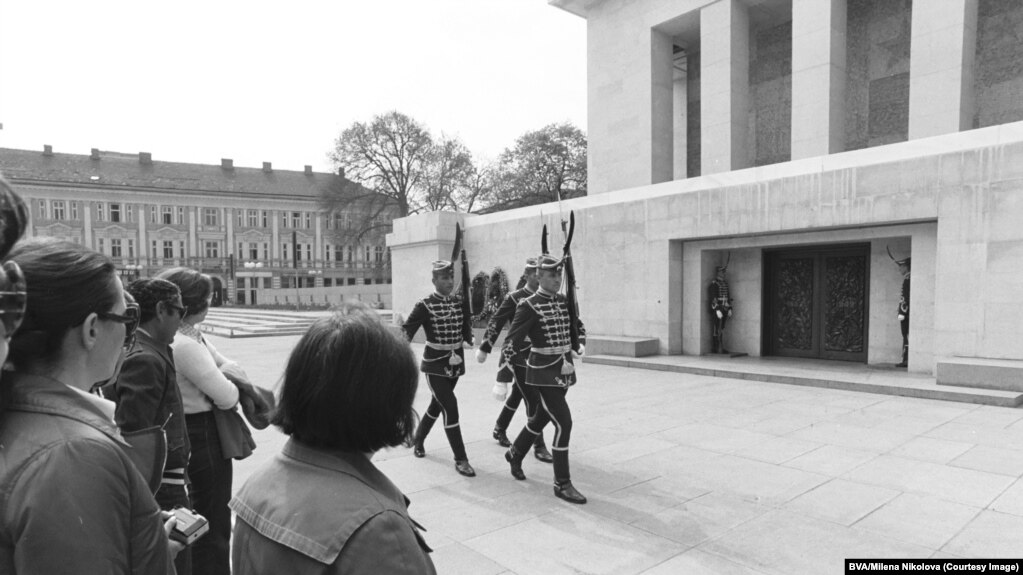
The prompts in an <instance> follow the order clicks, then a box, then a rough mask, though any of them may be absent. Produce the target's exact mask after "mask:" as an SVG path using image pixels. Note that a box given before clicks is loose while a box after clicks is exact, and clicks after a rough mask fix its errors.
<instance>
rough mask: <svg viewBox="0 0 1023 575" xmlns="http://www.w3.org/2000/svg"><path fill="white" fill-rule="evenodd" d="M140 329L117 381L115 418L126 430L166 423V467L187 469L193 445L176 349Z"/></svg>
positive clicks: (173, 475) (115, 385) (173, 476)
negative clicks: (177, 365)
mask: <svg viewBox="0 0 1023 575" xmlns="http://www.w3.org/2000/svg"><path fill="white" fill-rule="evenodd" d="M137 333H138V344H137V345H136V346H135V347H134V348H132V350H131V351H130V352H128V355H127V356H126V357H125V358H124V365H123V366H121V374H120V375H118V376H117V382H116V383H115V384H114V397H113V398H112V399H113V400H114V401H115V402H116V403H117V412H116V416H115V418H114V419H115V420H116V421H117V426H118V427H119V428H120V429H121V430H122V431H125V432H130V431H138V430H140V429H146V428H147V427H152V426H154V425H158V426H162V427H163V430H164V432H165V433H166V434H167V463H166V465H165V467H166V469H168V470H175V469H184V468H186V467H188V455H189V452H190V446H189V444H188V430H187V429H186V427H185V411H184V407H183V405H182V403H181V391H180V390H179V389H178V380H177V373H176V372H175V370H174V355H173V352H172V351H171V348H170V346H169V345H160V344H158V343H157V342H156V341H154V340H153V338H152V337H150V336H149V334H147V333H146V332H145V331H142V330H139V331H138V332H137ZM181 476H182V474H181V473H174V474H172V475H170V476H169V477H170V478H171V479H168V480H178V481H180V479H179V478H180V477H181Z"/></svg>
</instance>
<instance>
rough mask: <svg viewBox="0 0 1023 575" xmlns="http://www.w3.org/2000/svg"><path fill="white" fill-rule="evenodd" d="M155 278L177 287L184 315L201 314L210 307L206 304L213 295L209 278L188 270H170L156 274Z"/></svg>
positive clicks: (211, 281) (211, 282) (211, 280)
mask: <svg viewBox="0 0 1023 575" xmlns="http://www.w3.org/2000/svg"><path fill="white" fill-rule="evenodd" d="M156 277H158V278H160V279H162V280H167V281H169V282H170V283H172V284H174V285H176V286H178V289H180V290H181V305H183V306H185V315H195V314H197V313H202V312H204V311H206V309H207V308H208V307H210V305H209V303H208V302H209V299H210V294H212V293H213V279H211V278H210V276H208V275H206V274H204V273H201V272H198V271H196V270H193V269H190V268H170V269H166V270H163V271H162V272H160V273H158V274H156Z"/></svg>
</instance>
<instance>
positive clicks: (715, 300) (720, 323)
mask: <svg viewBox="0 0 1023 575" xmlns="http://www.w3.org/2000/svg"><path fill="white" fill-rule="evenodd" d="M731 259H732V254H731V253H729V254H728V260H727V261H725V265H723V266H718V267H717V277H715V278H714V279H713V280H711V282H710V285H709V286H707V298H708V299H709V300H710V315H711V317H710V325H711V349H712V351H711V353H731V352H729V351H728V350H727V349H725V323H726V322H727V321H728V318H730V317H732V296H731V293H730V292H729V289H728V280H726V279H725V273H726V272H727V271H728V263H729V262H730V261H731Z"/></svg>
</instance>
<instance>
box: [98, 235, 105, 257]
mask: <svg viewBox="0 0 1023 575" xmlns="http://www.w3.org/2000/svg"><path fill="white" fill-rule="evenodd" d="M96 251H97V252H99V253H101V254H105V253H107V242H106V240H105V239H103V238H96Z"/></svg>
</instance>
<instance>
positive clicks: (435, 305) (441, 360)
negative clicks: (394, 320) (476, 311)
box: [401, 293, 473, 377]
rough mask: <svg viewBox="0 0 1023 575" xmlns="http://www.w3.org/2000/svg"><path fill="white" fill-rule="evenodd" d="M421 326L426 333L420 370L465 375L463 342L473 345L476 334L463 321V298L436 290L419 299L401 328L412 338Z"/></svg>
mask: <svg viewBox="0 0 1023 575" xmlns="http://www.w3.org/2000/svg"><path fill="white" fill-rule="evenodd" d="M420 327H422V328H423V331H424V332H426V349H424V350H423V361H422V363H420V365H419V369H420V371H422V372H423V373H430V374H435V375H442V376H444V377H459V376H461V375H464V374H465V352H464V351H462V344H463V342H465V343H468V344H469V345H472V342H473V334H472V327H471V326H467V325H466V323H465V322H463V321H462V299H461V298H460V297H458V296H442V295H440V294H438V293H433V294H430V295H429V296H428V297H426V298H424V299H421V300H419V301H418V302H416V305H415V307H413V308H412V313H410V314H409V315H408V318H407V319H406V320H405V323H404V324H403V325H402V326H401V328H402V329H403V330H405V337H407V338H408V340H409V341H412V338H413V337H415V335H416V332H417V331H419V328H420ZM456 358H457V359H456ZM452 362H453V363H452Z"/></svg>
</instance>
